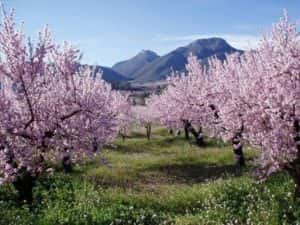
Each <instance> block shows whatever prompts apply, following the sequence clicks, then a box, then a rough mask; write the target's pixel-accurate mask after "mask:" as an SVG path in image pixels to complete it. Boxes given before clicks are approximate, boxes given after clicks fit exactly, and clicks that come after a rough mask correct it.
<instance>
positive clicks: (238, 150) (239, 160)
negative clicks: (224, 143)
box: [232, 135, 245, 167]
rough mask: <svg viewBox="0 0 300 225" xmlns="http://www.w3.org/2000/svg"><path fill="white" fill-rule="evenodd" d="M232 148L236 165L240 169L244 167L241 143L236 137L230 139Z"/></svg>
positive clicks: (238, 137)
mask: <svg viewBox="0 0 300 225" xmlns="http://www.w3.org/2000/svg"><path fill="white" fill-rule="evenodd" d="M232 147H233V153H234V158H235V162H236V165H237V166H241V167H242V166H245V157H244V152H243V143H242V142H241V138H240V136H238V135H237V136H235V137H233V138H232Z"/></svg>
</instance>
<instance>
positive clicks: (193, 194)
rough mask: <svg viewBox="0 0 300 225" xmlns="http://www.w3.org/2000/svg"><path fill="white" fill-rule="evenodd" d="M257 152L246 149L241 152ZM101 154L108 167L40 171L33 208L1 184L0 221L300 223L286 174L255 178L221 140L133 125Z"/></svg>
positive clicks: (148, 224)
mask: <svg viewBox="0 0 300 225" xmlns="http://www.w3.org/2000/svg"><path fill="white" fill-rule="evenodd" d="M255 155H256V153H255V152H254V151H252V150H250V149H247V151H246V157H247V158H253V157H255ZM105 156H106V158H107V159H108V161H109V163H108V165H106V166H103V165H102V164H101V163H100V160H95V161H93V162H88V163H86V165H82V166H80V167H77V168H76V169H75V171H74V172H73V173H71V174H63V173H56V174H55V175H54V176H49V177H43V178H41V179H40V180H39V181H38V183H37V185H36V187H35V190H34V203H33V205H32V206H31V207H29V206H28V205H26V204H24V205H23V206H20V204H18V203H17V201H16V199H17V194H16V192H15V190H14V189H13V188H12V187H11V186H3V187H1V188H0V224H3V225H4V224H7V225H9V224H16V225H22V224H24V225H29V224H33V225H39V224H41V225H60V224H65V225H69V224H70V225H84V224H86V225H96V224H97V225H102V224H103V225H110V224H111V225H114V224H120V225H126V224H128V225H129V224H130V225H133V224H136V225H138V224H141V225H156V224H177V225H179V224H180V225H198V224H199V225H201V224H203V225H209V224H213V225H215V224H255V225H257V224H263V225H265V224H267V225H269V224H270V225H273V224H274V225H281V224H287V225H290V224H295V225H296V224H300V207H299V205H300V204H299V203H297V202H296V201H295V200H294V199H293V189H294V188H293V182H292V180H291V179H290V178H289V177H288V176H287V175H286V174H278V175H276V176H273V177H272V178H271V179H269V180H268V181H266V182H264V183H257V182H256V180H255V179H254V178H252V176H251V171H252V170H253V166H252V165H251V162H248V163H247V164H248V166H247V168H245V169H242V170H241V169H238V168H236V167H235V166H233V164H234V162H233V156H232V152H231V149H230V146H226V145H225V144H223V143H216V142H214V141H211V140H210V141H208V143H207V146H206V147H205V148H198V147H197V146H195V145H194V144H193V143H190V142H187V141H186V140H184V138H183V137H181V136H179V137H176V138H174V137H171V136H169V135H168V134H167V132H166V131H165V130H163V129H159V128H156V129H155V130H154V134H153V138H152V140H151V141H147V140H146V139H145V137H144V136H143V133H142V131H135V132H133V133H132V134H131V136H130V137H128V139H126V140H125V141H124V142H123V141H121V140H117V141H116V142H115V143H114V144H113V145H111V146H109V147H107V149H106V151H105Z"/></svg>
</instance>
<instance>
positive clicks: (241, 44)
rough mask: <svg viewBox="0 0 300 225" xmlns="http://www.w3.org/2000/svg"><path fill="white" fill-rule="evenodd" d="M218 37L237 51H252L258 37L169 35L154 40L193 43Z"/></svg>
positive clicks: (241, 35) (237, 35)
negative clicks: (237, 49)
mask: <svg viewBox="0 0 300 225" xmlns="http://www.w3.org/2000/svg"><path fill="white" fill-rule="evenodd" d="M211 37H219V38H223V39H225V40H226V41H227V42H228V43H229V44H230V45H232V46H233V47H235V48H239V49H244V50H247V49H252V48H256V47H257V45H258V43H259V40H260V37H259V36H255V35H244V34H225V33H224V34H193V35H183V36H170V35H157V37H156V40H159V41H163V42H171V41H173V42H174V41H175V42H181V41H194V40H197V39H202V38H211Z"/></svg>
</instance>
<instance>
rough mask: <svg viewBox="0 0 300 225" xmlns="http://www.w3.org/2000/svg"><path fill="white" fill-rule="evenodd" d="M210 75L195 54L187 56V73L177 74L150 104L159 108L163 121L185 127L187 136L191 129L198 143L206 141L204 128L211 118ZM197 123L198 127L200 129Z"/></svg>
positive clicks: (166, 124)
mask: <svg viewBox="0 0 300 225" xmlns="http://www.w3.org/2000/svg"><path fill="white" fill-rule="evenodd" d="M208 82H209V77H207V76H206V73H205V68H202V66H201V65H200V63H199V62H198V60H197V59H196V58H195V57H194V56H190V57H189V58H188V64H187V73H182V74H178V73H175V74H173V75H172V76H171V77H169V78H168V86H167V88H166V89H165V90H164V91H163V93H162V94H160V95H153V96H151V98H150V100H149V101H148V105H150V106H151V107H152V108H156V110H157V112H158V118H159V121H160V123H161V124H163V125H165V126H167V127H169V128H177V129H180V128H182V127H183V128H184V130H185V134H186V138H187V139H188V138H189V136H188V133H189V132H191V133H192V134H193V136H194V137H195V139H196V141H197V144H198V145H199V146H202V145H203V144H204V140H203V133H202V128H203V127H205V126H206V125H207V124H208V122H207V121H208V120H210V118H211V115H212V114H211V112H210V111H211V109H210V108H209V107H208V105H207V104H206V103H207V100H206V95H207V93H208V92H207V87H208V85H207V84H208ZM194 126H197V127H199V130H198V131H197V130H196V129H195V128H194Z"/></svg>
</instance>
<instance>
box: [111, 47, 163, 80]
mask: <svg viewBox="0 0 300 225" xmlns="http://www.w3.org/2000/svg"><path fill="white" fill-rule="evenodd" d="M158 58H159V56H158V55H157V54H156V53H155V52H153V51H150V50H143V51H141V52H140V53H138V54H137V55H136V56H134V57H133V58H131V59H129V60H125V61H122V62H119V63H117V64H115V65H114V66H113V67H112V69H113V70H114V71H116V72H118V73H120V74H122V75H124V76H126V77H128V78H134V77H136V76H135V73H136V72H137V71H138V70H140V69H141V68H142V67H144V66H146V65H148V64H149V63H151V62H153V60H155V59H158Z"/></svg>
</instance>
